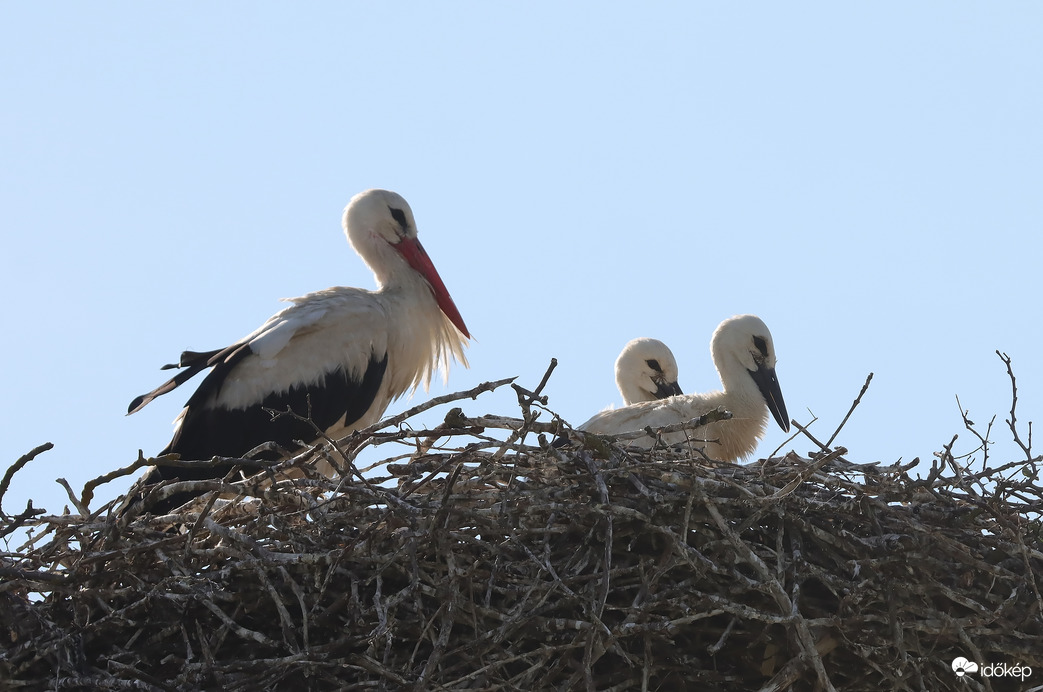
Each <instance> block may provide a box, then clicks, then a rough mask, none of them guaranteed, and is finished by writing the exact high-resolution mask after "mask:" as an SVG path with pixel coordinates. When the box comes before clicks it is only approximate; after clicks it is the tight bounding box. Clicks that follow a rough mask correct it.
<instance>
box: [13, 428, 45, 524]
mask: <svg viewBox="0 0 1043 692" xmlns="http://www.w3.org/2000/svg"><path fill="white" fill-rule="evenodd" d="M53 448H54V445H53V444H52V443H50V442H44V443H43V444H42V445H40V446H39V447H36V448H35V449H33V450H32V451H31V452H29V453H28V454H23V455H22V456H20V457H18V461H16V462H15V463H13V464H11V466H9V467H8V469H7V472H6V473H4V477H3V478H2V479H0V517H4V518H6V517H7V515H6V514H5V513H4V510H3V501H4V495H5V494H7V489H8V488H9V487H10V485H11V478H12V477H14V475H15V474H16V473H18V471H19V470H20V469H21V468H22V467H23V466H25V465H26V464H28V463H29V462H30V461H32V460H33V459H35V458H36V457H37V455H39V454H42V453H44V452H46V451H47V450H49V449H53Z"/></svg>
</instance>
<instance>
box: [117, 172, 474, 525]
mask: <svg viewBox="0 0 1043 692" xmlns="http://www.w3.org/2000/svg"><path fill="white" fill-rule="evenodd" d="M343 225H344V231H345V233H346V234H347V237H348V242H349V243H351V246H352V247H353V248H354V249H355V251H356V252H357V253H358V254H359V255H360V256H361V257H362V259H363V261H364V262H365V263H366V264H367V265H368V266H369V268H370V269H372V270H373V274H374V276H375V277H376V282H377V286H378V289H377V290H376V291H368V290H365V289H362V288H347V287H341V286H338V287H334V288H327V289H325V290H322V291H317V292H315V293H309V294H307V295H305V296H301V297H300V298H291V299H289V302H290V303H292V305H290V307H288V308H286V309H284V310H282V311H280V312H279V313H277V314H276V315H274V316H273V317H272V318H271V319H269V320H268V321H267V322H265V323H264V324H263V325H262V326H261V328H260V329H258V330H257V331H255V332H253V333H252V334H250V335H248V336H246V337H245V338H243V339H242V340H240V341H237V342H236V343H234V344H232V345H231V346H228V347H227V348H222V349H216V350H214V351H206V352H201V353H199V352H194V351H185V352H184V353H182V354H181V359H180V361H179V362H178V363H177V364H173V365H167V366H164V369H168V368H185V370H183V371H182V372H179V373H178V374H177V375H175V376H174V377H173V378H172V379H171V380H169V381H167V382H165V383H164V384H162V385H160V386H159V387H158V388H156V389H154V390H153V391H151V392H149V393H148V394H145V395H143V396H139V397H138V398H136V399H134V401H132V402H131V404H130V408H129V411H128V415H129V414H130V413H134V412H135V411H138V410H139V409H141V408H142V407H143V406H145V405H146V404H148V403H149V402H150V401H152V400H153V399H155V398H156V397H158V396H160V395H162V394H166V393H167V392H169V391H171V390H173V389H175V388H176V387H178V386H179V385H181V384H184V383H185V382H186V381H188V380H189V379H190V378H192V377H193V376H194V375H196V374H197V373H199V372H201V371H203V370H206V369H207V368H211V370H210V372H209V373H208V374H207V376H206V378H205V379H203V381H202V382H201V383H200V384H199V387H198V388H197V389H196V391H195V393H194V394H192V396H191V397H189V399H188V403H187V404H186V405H185V408H184V410H182V412H181V414H180V415H179V416H178V418H177V420H175V431H174V437H173V439H172V440H171V441H170V444H168V445H167V446H166V448H165V449H164V450H163V451H162V452H161V454H169V453H174V454H178V455H180V456H181V458H182V459H211V458H212V457H215V456H222V457H233V458H240V457H242V456H243V455H245V454H247V453H248V452H249V451H250V450H252V449H254V448H255V447H257V446H258V445H260V444H262V443H264V442H269V441H271V442H275V443H277V444H278V445H280V446H281V447H283V448H285V449H286V450H288V451H293V450H296V449H299V448H300V445H299V442H304V443H310V442H314V441H315V440H316V439H317V435H316V433H315V430H314V428H313V427H312V426H311V425H309V424H308V423H306V422H304V421H301V420H298V419H295V418H294V417H292V416H280V417H277V418H275V419H274V420H273V416H272V415H271V414H270V413H269V412H268V411H266V409H268V410H271V411H285V410H286V409H287V408H289V409H292V410H293V411H294V412H295V413H297V414H299V415H300V416H304V417H307V418H310V419H311V421H313V422H314V423H315V425H316V426H318V427H319V428H320V429H322V430H324V431H325V432H326V434H327V435H329V436H330V437H332V438H334V439H336V438H337V437H341V436H344V435H346V434H348V433H350V432H352V431H354V430H358V429H360V428H363V427H365V426H367V425H371V424H373V423H375V422H376V421H377V420H379V419H380V417H381V416H382V415H383V413H384V410H385V409H386V408H387V407H388V404H390V403H391V402H392V401H394V400H395V399H396V398H398V397H400V396H401V395H402V394H404V393H405V392H406V391H408V390H410V389H412V390H415V389H416V388H417V387H418V386H419V385H420V384H421V383H422V384H423V385H424V387H425V389H426V388H427V386H428V384H429V383H430V381H431V376H432V374H433V372H434V371H435V370H436V369H441V370H442V371H443V373H444V376H445V377H446V378H448V375H449V361H450V359H451V358H452V359H455V360H457V361H459V362H460V363H462V364H463V365H464V366H465V367H466V366H467V359H466V357H465V356H464V352H463V347H464V346H465V345H466V340H467V339H469V338H470V334H469V333H468V331H467V327H466V326H465V325H464V321H463V318H461V317H460V313H459V311H458V310H457V309H456V305H455V304H454V303H453V299H452V298H451V297H450V296H449V292H448V291H447V290H446V287H445V284H443V283H442V279H441V277H439V275H438V272H437V271H436V270H435V267H434V265H433V264H432V263H431V260H430V258H429V257H428V255H427V253H426V252H425V251H424V248H423V246H422V245H421V244H420V241H419V240H418V239H417V229H416V223H415V222H414V220H413V212H412V210H411V209H410V208H409V205H408V204H407V203H406V200H404V199H403V198H402V197H401V196H399V195H398V194H396V193H394V192H389V191H387V190H367V191H365V192H361V193H359V194H358V195H356V196H355V197H353V198H352V200H351V202H350V203H349V204H348V206H347V208H345V210H344V218H343ZM261 458H268V459H277V458H279V456H278V455H277V454H271V453H269V454H266V455H263V456H261ZM229 468H230V467H228V466H225V467H216V468H202V469H185V468H175V467H164V466H157V467H156V469H155V470H154V471H153V472H152V474H151V476H150V480H153V481H159V480H160V479H173V478H177V479H180V480H188V479H199V478H214V477H220V476H223V475H225V474H226V473H227V472H228V470H229ZM189 499H191V495H176V496H174V497H172V498H170V499H169V500H168V501H165V502H161V503H157V504H156V505H155V506H154V507H153V510H154V511H169V510H171V509H173V508H174V507H177V506H178V505H180V504H183V503H184V502H185V501H187V500H189Z"/></svg>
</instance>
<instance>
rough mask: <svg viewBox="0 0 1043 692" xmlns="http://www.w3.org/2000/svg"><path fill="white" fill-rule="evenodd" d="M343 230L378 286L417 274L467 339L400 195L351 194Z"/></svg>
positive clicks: (449, 297) (462, 325)
mask: <svg viewBox="0 0 1043 692" xmlns="http://www.w3.org/2000/svg"><path fill="white" fill-rule="evenodd" d="M344 233H345V234H347V236H348V242H349V243H351V246H352V247H353V248H355V252H357V253H359V255H360V256H361V257H362V259H363V260H365V262H366V264H368V265H369V267H370V269H372V270H373V273H374V274H375V275H376V278H377V283H378V284H379V285H380V286H381V287H383V286H386V285H388V284H394V283H396V282H398V283H405V282H406V279H407V278H408V277H409V275H410V273H412V274H413V275H416V276H419V277H420V278H422V279H423V280H424V281H425V282H426V283H427V286H428V287H429V288H430V290H431V293H432V295H433V296H434V298H435V302H437V303H438V307H439V308H440V309H441V310H442V312H443V313H445V316H446V317H447V318H449V320H450V321H451V322H452V323H453V324H454V325H456V328H457V329H459V330H460V333H461V334H463V335H464V336H466V337H468V338H470V336H471V335H470V333H468V331H467V326H466V325H465V324H464V320H463V317H461V316H460V311H459V310H457V309H456V304H455V303H454V302H453V299H452V297H451V296H450V295H449V290H448V289H446V287H445V284H444V283H442V277H440V276H439V275H438V271H437V270H436V269H435V265H434V264H433V263H432V262H431V258H430V257H428V255H427V252H426V251H425V250H424V246H423V245H421V244H420V240H419V239H417V235H416V221H415V220H414V219H413V210H412V209H410V208H409V203H408V202H406V200H405V199H403V198H402V196H401V195H399V194H398V193H395V192H391V191H390V190H366V191H365V192H360V193H359V194H357V195H355V196H354V197H352V198H351V202H349V203H348V206H347V207H346V208H345V209H344Z"/></svg>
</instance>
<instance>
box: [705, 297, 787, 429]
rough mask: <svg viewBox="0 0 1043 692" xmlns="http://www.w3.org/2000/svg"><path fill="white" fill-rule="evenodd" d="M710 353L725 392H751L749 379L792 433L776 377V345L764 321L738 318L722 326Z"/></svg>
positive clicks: (782, 426) (742, 316)
mask: <svg viewBox="0 0 1043 692" xmlns="http://www.w3.org/2000/svg"><path fill="white" fill-rule="evenodd" d="M710 350H711V352H712V353H713V362H714V363H715V364H716V365H717V370H718V372H719V373H720V375H721V381H722V382H723V383H724V387H725V389H730V386H737V387H739V388H742V389H746V388H748V387H749V384H748V380H743V378H744V377H748V378H749V380H752V383H753V384H754V385H755V386H756V390H757V391H758V392H760V395H761V396H762V397H764V403H765V404H766V405H767V407H768V410H769V411H771V415H773V416H774V417H775V421H776V422H777V423H778V424H779V427H780V428H782V429H783V430H784V431H786V432H789V416H788V415H787V413H786V402H785V401H783V399H782V389H781V388H780V387H779V379H778V377H776V375H775V343H774V342H773V341H772V339H771V332H770V331H768V326H767V325H766V324H764V322H763V321H762V320H761V318H759V317H757V316H756V315H736V316H735V317H732V318H729V319H727V320H725V321H724V322H721V324H720V325H718V327H717V329H716V330H715V331H714V333H713V339H712V340H711V341H710Z"/></svg>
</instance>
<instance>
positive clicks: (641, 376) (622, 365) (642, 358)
mask: <svg viewBox="0 0 1043 692" xmlns="http://www.w3.org/2000/svg"><path fill="white" fill-rule="evenodd" d="M616 387H618V388H619V393H620V394H622V395H623V403H624V404H625V405H627V406H629V405H630V404H636V403H637V402H639V401H656V400H657V399H665V398H666V397H668V396H674V395H675V394H680V393H681V387H680V386H678V384H677V361H676V360H674V354H673V352H672V351H671V350H670V348H669V347H668V346H667V345H666V344H664V343H663V342H662V341H660V340H659V339H649V338H647V337H642V338H640V339H633V340H631V341H629V342H627V345H626V346H624V347H623V351H622V352H621V353H620V354H619V358H616Z"/></svg>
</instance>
